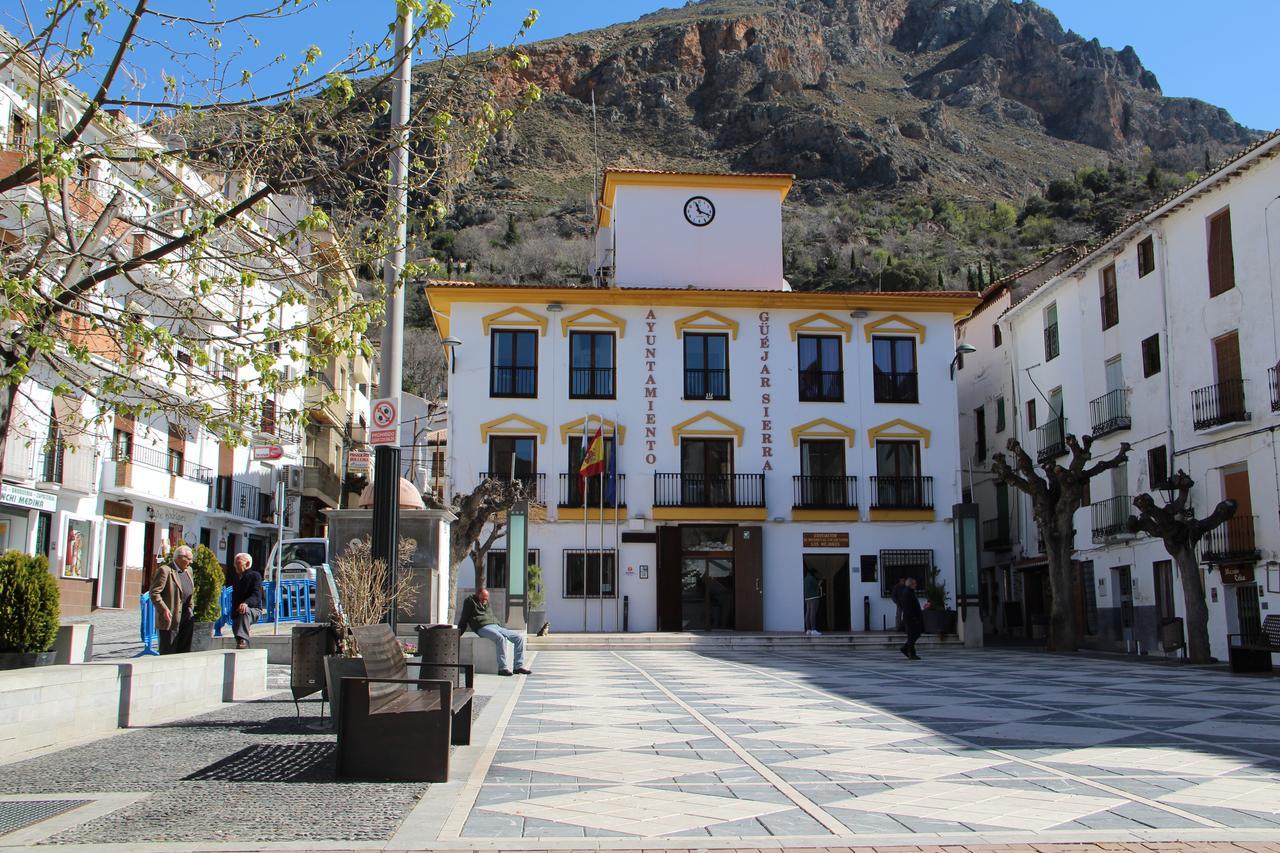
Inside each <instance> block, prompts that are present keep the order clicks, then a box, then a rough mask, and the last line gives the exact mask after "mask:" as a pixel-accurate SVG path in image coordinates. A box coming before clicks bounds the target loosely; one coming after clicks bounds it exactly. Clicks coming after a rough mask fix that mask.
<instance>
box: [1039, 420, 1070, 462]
mask: <svg viewBox="0 0 1280 853" xmlns="http://www.w3.org/2000/svg"><path fill="white" fill-rule="evenodd" d="M1066 455H1067V419H1066V418H1055V419H1054V420H1051V421H1049V423H1047V424H1045V425H1044V426H1042V427H1040V428H1038V429H1037V430H1036V461H1038V462H1039V463H1040V464H1041V465H1043V464H1044V463H1045V462H1048V461H1049V460H1051V459H1057V458H1058V457H1059V456H1066Z"/></svg>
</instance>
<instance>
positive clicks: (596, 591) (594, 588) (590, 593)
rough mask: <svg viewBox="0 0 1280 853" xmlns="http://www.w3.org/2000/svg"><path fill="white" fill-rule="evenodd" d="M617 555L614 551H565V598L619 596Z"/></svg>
mask: <svg viewBox="0 0 1280 853" xmlns="http://www.w3.org/2000/svg"><path fill="white" fill-rule="evenodd" d="M616 580H617V555H616V554H615V553H614V552H613V551H604V552H601V551H589V552H585V553H584V552H582V551H565V552H564V594H563V596H562V597H563V598H614V597H616V596H617V584H616Z"/></svg>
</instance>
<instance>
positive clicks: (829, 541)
mask: <svg viewBox="0 0 1280 853" xmlns="http://www.w3.org/2000/svg"><path fill="white" fill-rule="evenodd" d="M803 539H804V547H806V548H848V547H849V534H848V533H832V532H829V531H820V532H814V531H808V530H806V531H805V532H804V534H803Z"/></svg>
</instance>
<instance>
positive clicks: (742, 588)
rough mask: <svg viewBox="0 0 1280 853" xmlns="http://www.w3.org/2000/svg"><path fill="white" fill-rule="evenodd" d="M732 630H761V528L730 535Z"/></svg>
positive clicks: (762, 601)
mask: <svg viewBox="0 0 1280 853" xmlns="http://www.w3.org/2000/svg"><path fill="white" fill-rule="evenodd" d="M733 562H734V573H735V575H736V578H735V583H734V599H735V600H734V612H735V614H736V616H735V620H734V627H735V628H736V629H737V630H739V631H763V630H764V549H763V529H762V528H760V527H738V528H735V529H734V533H733Z"/></svg>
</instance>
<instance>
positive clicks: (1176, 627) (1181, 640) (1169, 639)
mask: <svg viewBox="0 0 1280 853" xmlns="http://www.w3.org/2000/svg"><path fill="white" fill-rule="evenodd" d="M1186 644H1187V640H1186V635H1185V634H1184V633H1183V630H1182V617H1181V616H1175V617H1173V618H1172V619H1166V620H1165V621H1164V622H1162V623H1160V649H1161V651H1166V652H1175V651H1177V650H1178V649H1181V648H1183V647H1184V646H1186Z"/></svg>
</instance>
